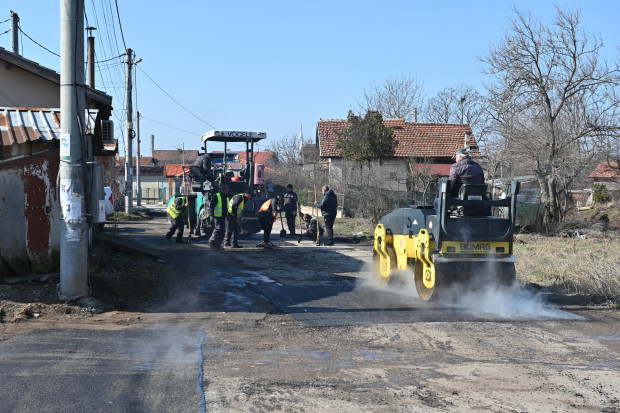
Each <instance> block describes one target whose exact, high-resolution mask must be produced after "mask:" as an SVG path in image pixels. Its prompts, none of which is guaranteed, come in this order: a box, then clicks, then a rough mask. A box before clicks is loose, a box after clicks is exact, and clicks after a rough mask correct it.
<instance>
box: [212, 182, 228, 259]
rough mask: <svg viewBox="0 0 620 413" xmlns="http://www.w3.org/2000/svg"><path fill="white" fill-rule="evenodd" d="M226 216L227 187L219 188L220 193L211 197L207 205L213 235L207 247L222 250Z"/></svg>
mask: <svg viewBox="0 0 620 413" xmlns="http://www.w3.org/2000/svg"><path fill="white" fill-rule="evenodd" d="M227 215H228V185H223V186H221V187H220V191H219V192H218V193H217V194H215V195H213V196H212V197H211V202H210V203H209V217H210V218H209V219H210V220H211V223H212V224H213V226H214V227H213V234H211V238H209V247H211V248H214V249H218V250H219V249H223V248H224V247H222V241H223V240H224V233H225V232H226V216H227Z"/></svg>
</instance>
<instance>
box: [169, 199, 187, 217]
mask: <svg viewBox="0 0 620 413" xmlns="http://www.w3.org/2000/svg"><path fill="white" fill-rule="evenodd" d="M176 199H183V204H185V197H182V196H181V197H179V198H176V197H175V198H172V199H171V200H170V202H168V208H167V209H166V212H168V214H170V216H171V217H172V219H176V218H177V217H178V216H179V215H180V214H181V213H183V214H185V211H186V208H185V207H183V208H181V209H176V207H175V206H174V201H175V200H176Z"/></svg>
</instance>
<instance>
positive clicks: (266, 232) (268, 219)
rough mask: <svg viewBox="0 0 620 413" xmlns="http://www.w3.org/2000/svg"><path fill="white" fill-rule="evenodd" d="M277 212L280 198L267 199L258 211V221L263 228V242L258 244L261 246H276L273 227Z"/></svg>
mask: <svg viewBox="0 0 620 413" xmlns="http://www.w3.org/2000/svg"><path fill="white" fill-rule="evenodd" d="M277 212H278V199H276V198H271V199H268V200H266V201H265V202H264V203H263V205H261V207H260V209H259V210H258V213H257V214H256V215H257V216H258V221H259V222H260V225H261V227H262V228H263V242H262V243H261V244H258V246H259V247H260V246H262V247H265V248H273V247H274V245H273V243H272V242H271V229H272V228H273V223H274V222H276V214H277Z"/></svg>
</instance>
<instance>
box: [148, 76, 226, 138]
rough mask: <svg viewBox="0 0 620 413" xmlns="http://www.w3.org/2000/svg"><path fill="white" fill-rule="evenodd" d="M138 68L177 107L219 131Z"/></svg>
mask: <svg viewBox="0 0 620 413" xmlns="http://www.w3.org/2000/svg"><path fill="white" fill-rule="evenodd" d="M137 68H138V69H140V70H141V71H142V73H144V75H145V76H146V77H148V78H149V80H150V81H151V82H153V84H154V85H155V86H157V87H158V88H159V90H161V91H162V92H164V93H165V94H166V96H168V97H169V98H170V99H172V100H173V101H174V103H176V104H177V105H179V106H180V107H181V108H183V110H185V111H186V112H187V113H189V114H190V115H192V116H193V117H195V118H196V119H198V120H199V121H201V122H202V123H204V124H205V125H207V126H210V127H212V128H213V129H217V128H216V127H215V126H213V125H211V124H210V123H209V122H207V121H205V120H203V119H201V118H200V117H198V115H196V114H194V113H193V112H192V111H190V110H189V109H187V108H186V107H185V106H183V105H182V104H180V103H179V102H178V101H177V100H176V99H175V98H173V97H172V96H170V94H169V93H168V92H166V91H165V90H164V89H162V87H161V86H159V85H158V84H157V82H155V81H154V80H153V79H152V78H151V77H150V76H149V75H148V74H147V73H146V72H145V71H144V69H142V67H140V66H137Z"/></svg>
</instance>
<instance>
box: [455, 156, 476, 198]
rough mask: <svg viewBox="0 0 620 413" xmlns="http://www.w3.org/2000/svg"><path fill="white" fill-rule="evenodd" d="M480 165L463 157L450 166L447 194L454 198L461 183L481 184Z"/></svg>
mask: <svg viewBox="0 0 620 413" xmlns="http://www.w3.org/2000/svg"><path fill="white" fill-rule="evenodd" d="M483 183H484V171H483V170H482V167H481V166H480V165H479V164H478V163H477V162H475V161H472V160H471V159H470V158H463V159H461V160H460V161H458V162H457V163H455V164H453V165H452V166H451V167H450V192H449V194H448V196H450V197H452V198H456V197H457V196H458V195H459V189H460V188H461V186H462V185H463V184H483Z"/></svg>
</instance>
